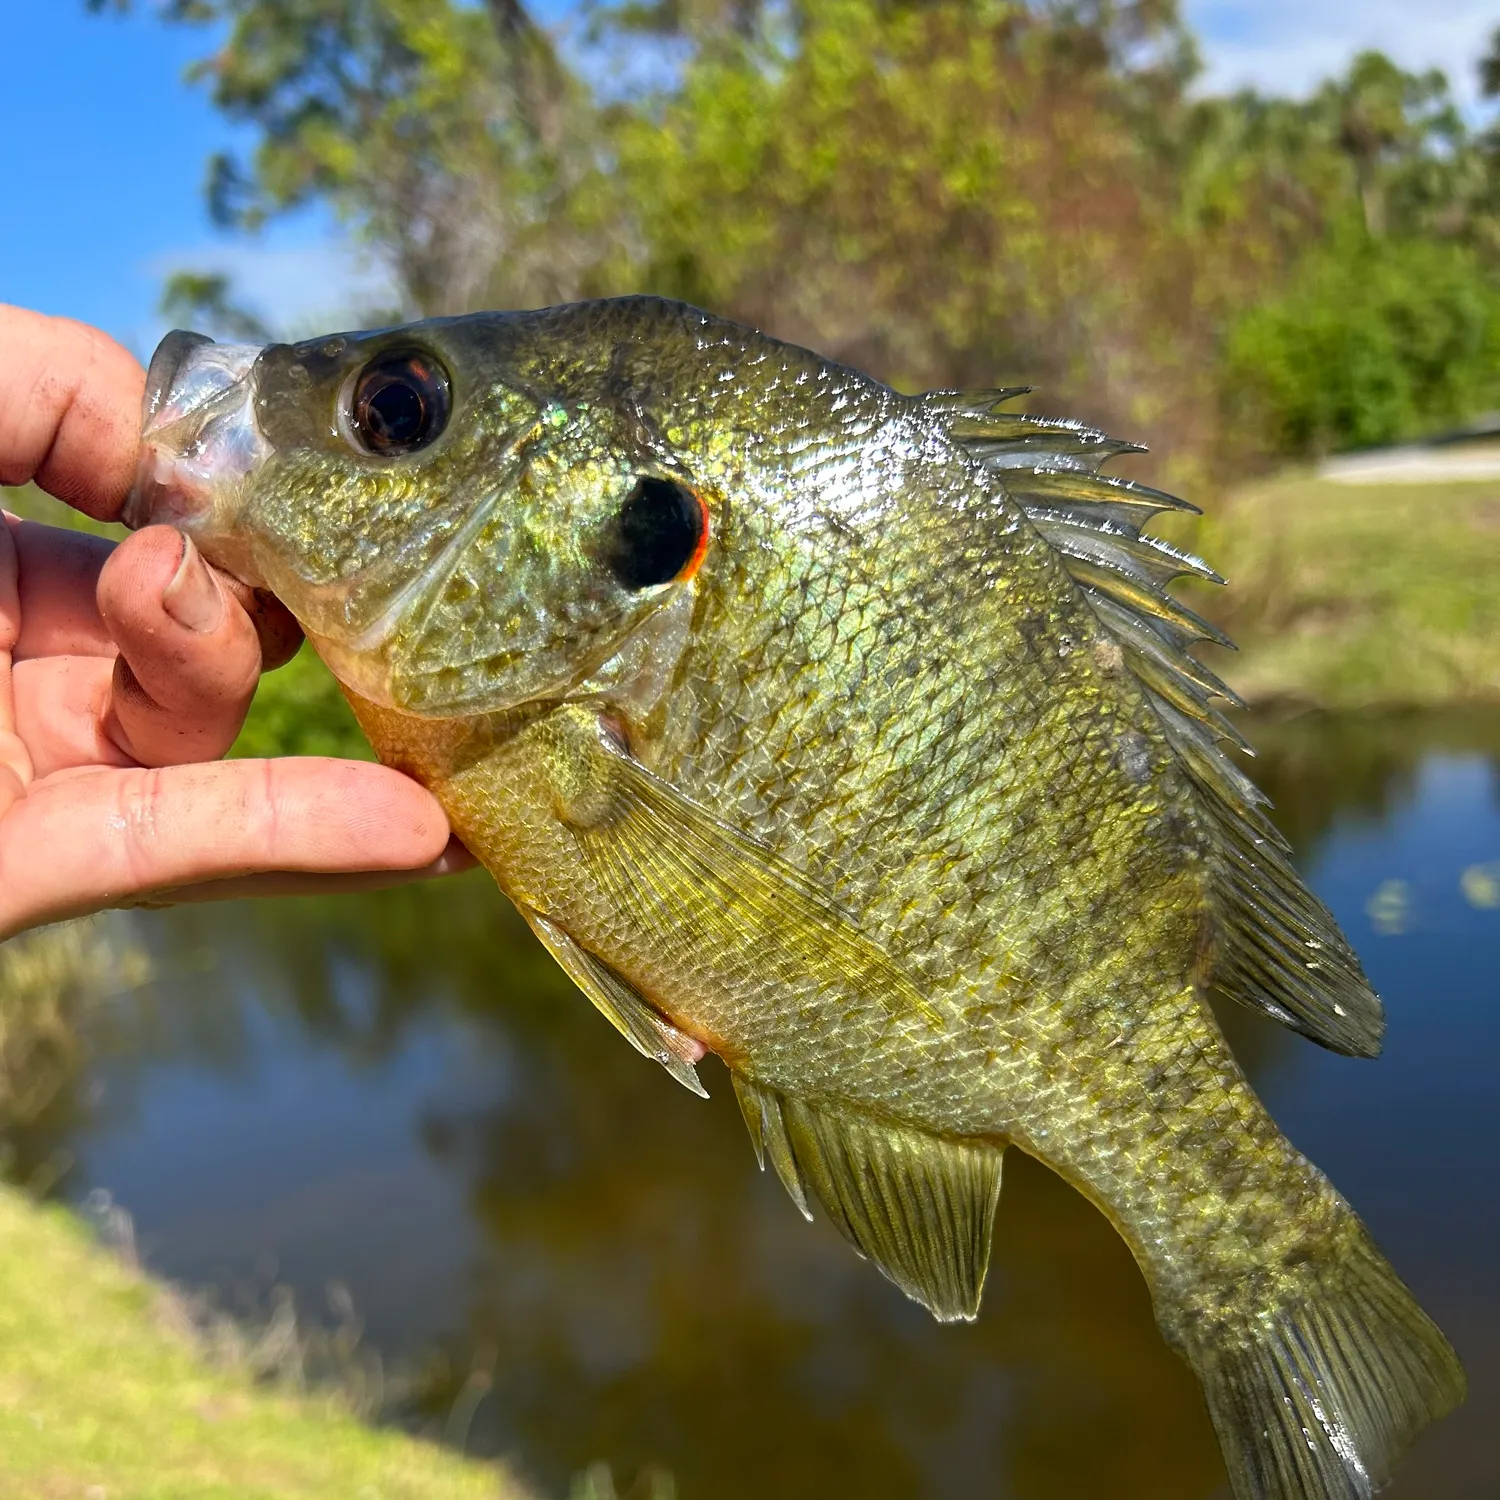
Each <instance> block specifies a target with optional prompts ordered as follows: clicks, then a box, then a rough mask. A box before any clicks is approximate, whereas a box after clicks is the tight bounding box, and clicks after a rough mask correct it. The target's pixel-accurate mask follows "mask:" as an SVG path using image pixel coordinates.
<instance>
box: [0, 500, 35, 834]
mask: <svg viewBox="0 0 1500 1500" xmlns="http://www.w3.org/2000/svg"><path fill="white" fill-rule="evenodd" d="M20 637H21V592H20V568H19V566H18V564H17V560H16V544H15V536H14V533H13V531H12V528H11V523H10V521H9V519H6V520H4V521H3V522H0V817H3V816H4V815H5V811H6V809H7V808H8V807H9V806H10V804H11V803H12V802H14V801H15V800H16V798H17V797H19V796H21V795H22V793H23V792H24V791H25V787H26V783H27V782H29V781H30V780H31V775H32V766H31V756H30V755H29V754H28V753H27V750H26V746H25V744H24V743H23V741H22V740H21V738H20V735H19V734H18V733H17V728H16V700H15V691H14V686H13V681H12V674H11V663H12V660H13V658H14V653H15V647H16V642H17V641H18V640H19V639H20Z"/></svg>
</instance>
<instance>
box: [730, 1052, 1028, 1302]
mask: <svg viewBox="0 0 1500 1500" xmlns="http://www.w3.org/2000/svg"><path fill="white" fill-rule="evenodd" d="M733 1078H734V1091H735V1094H736V1095H737V1096H738V1098H739V1101H740V1108H741V1109H742V1110H743V1111H744V1115H745V1124H746V1125H747V1126H748V1127H749V1129H750V1139H751V1140H752V1141H753V1142H754V1143H755V1154H756V1155H757V1156H758V1157H759V1158H760V1164H761V1166H762V1167H763V1168H764V1166H765V1164H766V1158H767V1157H770V1159H771V1165H772V1166H774V1167H775V1168H776V1172H777V1175H778V1176H779V1177H780V1178H781V1180H782V1182H783V1183H785V1184H786V1189H787V1191H788V1192H789V1193H790V1194H791V1195H792V1201H793V1202H795V1203H796V1205H797V1207H798V1208H799V1209H801V1210H802V1212H803V1214H805V1215H806V1216H807V1217H808V1218H811V1217H812V1214H811V1213H810V1212H809V1210H808V1206H807V1199H808V1194H809V1192H811V1193H812V1194H814V1195H815V1196H816V1197H817V1199H818V1201H819V1202H820V1203H822V1205H823V1207H824V1208H825V1209H826V1210H827V1212H828V1217H829V1218H830V1219H831V1220H832V1221H833V1223H834V1224H835V1225H836V1226H837V1227H838V1230H839V1232H840V1233H841V1234H842V1235H843V1236H844V1237H845V1238H846V1239H847V1240H848V1241H849V1242H850V1244H852V1245H853V1246H854V1248H855V1249H856V1250H858V1251H859V1252H860V1253H861V1254H862V1255H867V1256H869V1258H870V1259H871V1260H873V1261H874V1262H875V1264H876V1265H877V1266H879V1267H880V1269H881V1270H882V1271H883V1272H884V1273H885V1274H886V1276H888V1277H889V1278H890V1279H891V1280H892V1281H894V1282H895V1283H896V1285H897V1286H899V1287H900V1288H901V1290H902V1291H903V1292H905V1293H906V1295H907V1296H908V1297H911V1298H913V1299H915V1300H916V1301H918V1302H920V1303H921V1304H922V1305H923V1306H924V1307H926V1308H927V1309H928V1310H929V1311H930V1312H931V1313H932V1314H933V1316H934V1317H936V1318H937V1319H938V1320H939V1321H940V1322H944V1323H952V1322H958V1321H968V1320H971V1319H973V1318H974V1317H975V1316H977V1314H978V1312H979V1298H980V1294H981V1293H982V1292H983V1290H984V1277H985V1272H986V1271H987V1270H988V1268H989V1263H990V1235H991V1231H992V1229H993V1227H994V1222H995V1205H996V1204H997V1203H998V1202H999V1200H1000V1163H1001V1159H1002V1156H1003V1153H1004V1146H1003V1145H1002V1144H1001V1143H999V1142H985V1141H966V1140H949V1139H946V1138H944V1137H942V1136H936V1135H930V1134H929V1133H928V1132H927V1131H925V1130H915V1129H913V1128H912V1127H911V1126H908V1125H893V1124H890V1123H888V1122H887V1121H884V1120H877V1119H875V1118H873V1117H872V1116H870V1115H866V1114H862V1113H860V1112H859V1111H857V1110H853V1109H842V1108H836V1107H831V1106H828V1105H822V1104H818V1105H814V1104H809V1103H807V1102H806V1101H805V1100H802V1099H796V1098H793V1097H792V1096H791V1095H789V1094H782V1093H779V1092H778V1091H777V1090H775V1089H773V1088H770V1087H768V1086H767V1085H765V1084H763V1083H758V1082H756V1081H755V1080H753V1079H749V1078H746V1077H745V1076H744V1075H743V1074H740V1073H735V1074H733Z"/></svg>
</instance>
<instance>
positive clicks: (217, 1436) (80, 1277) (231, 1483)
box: [0, 1189, 524, 1500]
mask: <svg viewBox="0 0 1500 1500" xmlns="http://www.w3.org/2000/svg"><path fill="white" fill-rule="evenodd" d="M180 1325H181V1319H180V1318H179V1317H176V1316H174V1309H173V1304H172V1302H171V1296H170V1294H169V1293H168V1292H166V1291H165V1290H164V1289H163V1288H161V1287H158V1286H155V1285H153V1284H152V1283H151V1282H150V1281H148V1280H146V1279H145V1278H144V1277H142V1276H141V1275H139V1274H138V1273H136V1272H134V1271H132V1270H130V1269H129V1268H128V1267H127V1266H126V1265H125V1264H123V1263H122V1262H121V1260H120V1259H119V1258H118V1257H117V1256H115V1255H114V1254H112V1253H111V1252H109V1251H107V1250H105V1249H103V1248H101V1247H100V1246H99V1245H97V1244H95V1243H93V1242H92V1241H91V1239H90V1237H89V1235H88V1232H87V1231H86V1230H85V1228H84V1227H83V1226H82V1225H81V1224H80V1223H79V1221H78V1220H76V1219H75V1218H73V1216H72V1215H70V1214H69V1213H67V1212H66V1211H64V1210H62V1209H59V1208H43V1207H38V1206H37V1205H36V1204H35V1203H33V1202H32V1201H30V1200H29V1199H26V1198H23V1197H22V1196H21V1195H20V1194H18V1193H16V1192H14V1191H12V1190H9V1189H0V1495H16V1496H21V1495H26V1496H34V1497H36V1500H189V1497H191V1500H217V1497H223V1500H230V1497H233V1500H273V1497H274V1500H429V1497H430V1500H523V1494H524V1492H523V1491H522V1490H521V1489H520V1487H519V1486H518V1485H517V1484H516V1483H515V1482H514V1481H513V1480H511V1479H510V1478H509V1477H507V1476H506V1475H505V1474H504V1473H503V1472H502V1471H501V1470H499V1469H498V1468H496V1467H495V1466H493V1465H485V1464H479V1463H471V1462H466V1461H465V1460H463V1459H461V1458H459V1457H458V1456H457V1455H455V1454H452V1453H449V1452H445V1451H444V1450H442V1449H440V1448H437V1447H435V1446H433V1445H431V1444H429V1443H424V1442H420V1441H418V1440H417V1439H415V1438H410V1437H407V1436H405V1435H403V1434H401V1433H397V1432H389V1431H377V1430H375V1429H373V1428H370V1427H368V1426H365V1425H363V1424H362V1423H360V1422H358V1421H356V1420H354V1418H353V1417H351V1416H350V1415H349V1414H348V1413H347V1412H345V1411H343V1410H341V1409H340V1407H339V1404H338V1402H337V1401H336V1400H335V1399H334V1398H332V1397H327V1398H322V1399H317V1398H313V1397H309V1396H305V1395H293V1394H286V1393H281V1392H277V1391H274V1390H270V1389H267V1388H265V1387H263V1386H257V1385H256V1384H255V1383H254V1382H253V1381H252V1380H251V1378H250V1377H249V1376H248V1375H247V1374H243V1373H240V1372H237V1371H235V1370H232V1369H218V1368H213V1367H210V1365H208V1364H207V1363H206V1362H205V1360H204V1358H203V1357H202V1353H201V1351H200V1350H199V1349H198V1348H197V1347H196V1346H195V1344H194V1342H193V1340H192V1338H191V1336H190V1335H188V1334H186V1333H185V1332H183V1331H182V1329H181V1326H180Z"/></svg>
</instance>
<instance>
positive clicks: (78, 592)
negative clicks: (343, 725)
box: [0, 305, 471, 938]
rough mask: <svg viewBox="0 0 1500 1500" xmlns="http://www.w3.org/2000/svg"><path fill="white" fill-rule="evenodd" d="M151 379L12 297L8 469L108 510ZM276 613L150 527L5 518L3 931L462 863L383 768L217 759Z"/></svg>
mask: <svg viewBox="0 0 1500 1500" xmlns="http://www.w3.org/2000/svg"><path fill="white" fill-rule="evenodd" d="M144 384H145V375H144V372H143V371H142V370H141V368H140V366H139V365H138V364H137V363H136V361H135V360H134V359H132V358H131V356H130V355H129V354H127V353H126V352H125V350H124V349H122V348H120V346H119V345H117V344H115V343H114V342H113V341H112V340H110V339H108V338H106V337H105V336H104V335H103V334H101V333H98V332H96V331H95V330H93V329H89V328H86V327H84V326H83V325H81V324H77V323H70V322H66V321H63V320H61V319H54V318H46V317H43V316H41V315H39V314H36V313H29V312H25V311H22V310H20V309H17V308H8V307H5V306H3V305H0V484H10V485H17V484H24V483H26V482H27V481H29V480H32V479H34V480H35V481H36V482H37V483H38V484H39V485H41V487H42V488H43V489H45V490H47V491H48V492H49V493H51V494H53V495H55V496H57V497H58V498H59V499H61V500H64V501H66V502H67V503H68V504H70V505H73V506H74V507H76V508H77V509H79V510H81V511H84V512H85V513H86V514H88V515H91V516H93V517H95V518H96V519H100V520H112V519H115V518H116V517H117V515H118V513H119V510H120V508H121V506H122V505H123V504H124V501H125V498H126V495H127V493H128V492H129V489H130V485H131V482H132V480H133V478H134V475H135V465H136V454H137V448H138V426H139V421H140V406H141V396H142V391H143V388H144ZM298 640H299V636H298V632H297V627H296V624H295V622H294V621H293V620H292V619H291V617H290V615H288V614H287V613H286V612H285V610H283V609H282V608H281V606H280V605H278V604H276V603H275V602H274V601H272V600H269V599H266V598H265V597H264V596H257V595H252V594H251V593H250V591H249V590H247V589H246V588H245V587H244V586H243V585H242V584H239V583H237V582H236V581H235V580H232V579H230V578H228V577H226V576H225V575H224V574H221V573H218V572H217V571H216V570H215V569H213V568H211V567H209V566H208V565H207V564H206V563H205V562H204V561H203V559H202V558H201V557H200V556H199V555H198V552H197V550H196V549H195V548H194V547H193V545H192V543H191V542H190V541H188V539H187V538H186V537H185V536H183V535H181V534H180V533H178V532H176V531H174V530H172V529H171V528H170V527H164V526H154V527H150V528H148V529H146V530H144V531H141V532H138V533H136V534H135V535H134V536H132V537H130V538H128V539H127V540H126V541H124V542H123V543H121V544H120V545H119V546H117V547H116V546H112V545H111V544H110V543H108V542H104V541H101V540H99V539H97V538H95V537H90V536H84V535H82V534H79V533H74V532H67V531H59V530H56V529H54V528H51V527H46V526H39V525H36V524H35V523H32V522H27V521H18V520H16V519H15V518H14V517H12V516H6V517H5V518H4V522H3V524H0V938H4V937H8V936H10V935H11V934H12V933H15V932H18V931H20V930H21V929H23V928H26V927H30V926H34V925H36V924H38V923H41V922H48V921H54V920H56V919H58V918H60V917H66V916H74V915H78V914H80V913H82V912H87V911H95V910H98V909H100V908H103V907H108V906H125V905H142V904H154V905H161V904H167V903H168V902H171V901H179V900H192V899H205V898H215V897H220V896H231V895H244V894H266V893H270V892H277V891H287V890H303V889H327V888H330V887H333V888H348V887H349V886H350V885H356V886H364V885H371V884H384V883H389V882H391V881H393V880H402V879H416V878H420V877H422V876H424V875H428V874H437V873H442V872H443V871H445V870H447V869H453V868H461V867H462V866H463V865H465V864H467V863H470V862H471V861H469V859H468V856H467V855H466V854H465V853H464V851H463V850H462V848H461V846H458V845H456V844H450V841H449V835H448V824H447V820H446V818H445V817H444V815H443V811H442V809H441V808H440V807H439V806H438V803H437V801H436V800H435V799H434V798H433V797H432V795H431V794H430V793H429V792H427V791H425V790H424V789H423V788H422V787H420V786H418V785H417V784H416V783H415V782H414V781H411V780H408V779H407V778H406V777H405V776H402V775H400V774H398V773H397V772H395V771H391V770H388V769H386V768H384V767H382V766H376V765H370V764H365V763H362V762H358V761H341V760H330V759H321V758H312V757H308V758H297V759H286V760H270V761H264V760H262V761H253V760H240V761H219V760H218V759H217V757H219V756H221V755H223V754H224V752H225V751H226V750H227V749H228V748H229V746H230V744H231V743H232V742H233V740H234V737H235V735H236V734H237V733H238V732H239V727H240V724H241V722H242V720H243V719H244V716H245V711H246V710H247V708H248V707H249V704H250V699H251V696H252V695H253V693H254V691H255V684H256V681H257V679H258V677H259V675H260V672H261V670H262V667H263V666H266V667H270V666H275V665H279V663H280V662H282V661H285V660H286V659H287V658H288V657H289V656H290V655H291V654H292V652H293V651H295V649H296V646H297V643H298Z"/></svg>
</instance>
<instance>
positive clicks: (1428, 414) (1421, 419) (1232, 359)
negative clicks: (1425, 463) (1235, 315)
mask: <svg viewBox="0 0 1500 1500" xmlns="http://www.w3.org/2000/svg"><path fill="white" fill-rule="evenodd" d="M1226 382H1227V398H1228V400H1229V402H1230V404H1231V408H1232V409H1233V410H1234V411H1235V412H1236V414H1237V415H1238V416H1239V418H1240V419H1241V420H1249V421H1250V422H1251V423H1252V425H1253V426H1254V427H1255V428H1256V429H1257V430H1259V431H1260V432H1262V433H1264V434H1265V435H1266V437H1267V438H1268V440H1269V442H1270V444H1271V445H1272V447H1273V448H1274V449H1275V450H1276V451H1278V452H1282V453H1288V454H1299V455H1312V454H1320V453H1324V452H1327V451H1328V450H1330V449H1337V448H1350V447H1360V446H1366V445H1373V444H1378V443H1388V442H1393V441H1397V440H1399V439H1402V438H1409V437H1414V436H1417V435H1418V434H1420V433H1423V432H1426V431H1431V430H1433V429H1436V428H1441V427H1444V426H1452V425H1453V424H1455V423H1457V422H1458V421H1460V420H1461V419H1462V418H1463V417H1465V416H1467V415H1469V414H1470V413H1472V412H1474V411H1476V410H1482V409H1485V408H1487V407H1493V406H1500V280H1497V279H1496V278H1495V277H1494V276H1491V275H1488V274H1486V272H1485V271H1484V270H1483V268H1482V267H1481V266H1480V264H1479V263H1478V261H1477V259H1476V257H1475V256H1474V255H1473V254H1472V253H1471V252H1469V251H1466V250H1464V249H1463V248H1461V247H1459V246H1454V245H1447V244H1442V243H1433V242H1430V241H1422V240H1406V241H1394V240H1385V241H1372V240H1368V239H1360V240H1359V241H1358V242H1356V243H1355V244H1353V245H1349V244H1346V243H1342V242H1339V241H1335V242H1333V243H1332V244H1330V245H1328V246H1320V247H1318V248H1317V249H1316V250H1314V251H1313V252H1312V253H1311V254H1310V255H1309V256H1308V257H1307V259H1306V261H1305V262H1304V263H1303V264H1302V265H1301V266H1299V268H1298V269H1297V272H1296V274H1295V275H1294V277H1293V278H1292V280H1291V282H1290V284H1289V285H1288V286H1287V288H1286V290H1285V291H1284V292H1282V293H1281V294H1280V295H1278V296H1276V297H1274V298H1272V299H1271V300H1270V301H1268V302H1266V303H1263V304H1261V305H1260V306H1258V307H1255V308H1252V309H1251V310H1250V311H1249V312H1247V313H1245V314H1244V315H1243V316H1242V317H1241V318H1240V320H1239V321H1238V323H1237V324H1236V325H1235V326H1234V328H1233V329H1232V331H1231V333H1230V337H1229V340H1228V346H1227V358H1226Z"/></svg>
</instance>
